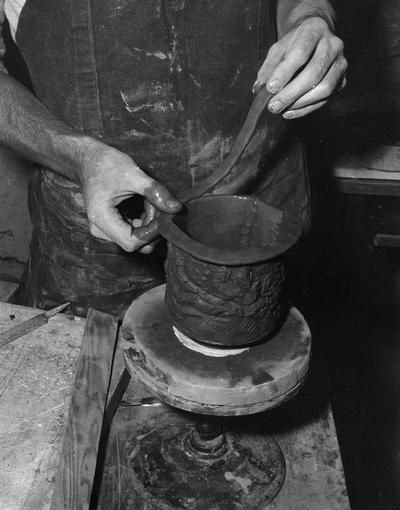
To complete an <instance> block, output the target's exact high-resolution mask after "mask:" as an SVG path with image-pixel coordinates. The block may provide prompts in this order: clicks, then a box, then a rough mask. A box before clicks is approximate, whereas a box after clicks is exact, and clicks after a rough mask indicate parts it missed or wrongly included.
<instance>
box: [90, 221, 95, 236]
mask: <svg viewBox="0 0 400 510" xmlns="http://www.w3.org/2000/svg"><path fill="white" fill-rule="evenodd" d="M89 232H90V233H91V235H92V236H95V237H96V234H97V227H96V226H95V225H93V224H92V223H90V226H89Z"/></svg>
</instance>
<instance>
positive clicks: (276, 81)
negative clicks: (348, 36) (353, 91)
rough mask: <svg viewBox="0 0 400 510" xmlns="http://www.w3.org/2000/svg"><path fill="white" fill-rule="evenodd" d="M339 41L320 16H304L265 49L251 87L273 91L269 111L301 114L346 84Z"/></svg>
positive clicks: (293, 117)
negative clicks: (265, 52)
mask: <svg viewBox="0 0 400 510" xmlns="http://www.w3.org/2000/svg"><path fill="white" fill-rule="evenodd" d="M346 69H347V61H346V59H345V57H344V56H343V42H342V41H341V39H339V38H338V37H337V36H336V35H335V34H334V33H333V32H332V31H331V29H330V27H329V25H328V23H327V22H326V21H325V20H324V19H323V18H321V17H318V16H314V17H307V18H305V19H304V20H303V21H301V22H300V23H298V24H297V25H296V26H295V27H294V28H292V29H291V30H290V31H289V32H288V33H286V34H285V35H284V36H283V37H282V38H281V39H279V40H278V41H277V42H276V43H275V44H274V45H273V46H272V47H271V49H270V50H269V52H268V55H267V58H266V59H265V61H264V63H263V65H262V67H261V69H260V70H259V72H258V76H257V81H256V82H255V84H254V87H253V91H254V92H255V93H256V92H258V91H259V90H260V88H261V87H263V86H267V88H268V90H269V91H270V92H271V93H273V94H275V95H274V96H273V97H272V99H271V101H270V102H269V105H268V109H269V110H270V111H271V112H272V113H276V114H278V113H282V114H283V117H284V118H286V119H295V118H298V117H303V116H304V115H307V114H308V113H311V112H312V111H314V110H316V109H317V108H320V107H321V106H323V105H324V104H325V103H326V102H327V99H328V98H329V96H331V95H332V94H333V93H335V92H336V91H339V90H341V89H342V88H343V87H344V86H345V84H346Z"/></svg>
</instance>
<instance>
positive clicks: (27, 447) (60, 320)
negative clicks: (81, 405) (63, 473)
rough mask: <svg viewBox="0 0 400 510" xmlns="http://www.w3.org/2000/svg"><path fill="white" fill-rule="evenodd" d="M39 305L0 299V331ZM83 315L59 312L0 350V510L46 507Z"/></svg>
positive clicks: (34, 313)
mask: <svg viewBox="0 0 400 510" xmlns="http://www.w3.org/2000/svg"><path fill="white" fill-rule="evenodd" d="M40 312H41V311H40V310H37V309H34V308H26V307H22V306H17V305H12V304H8V303H2V302H1V303H0V331H3V330H6V329H8V328H9V327H11V326H13V325H15V324H16V323H17V321H22V320H26V319H29V318H31V317H33V316H35V315H37V314H38V313H40ZM84 325H85V320H84V319H79V318H75V317H73V316H69V315H64V314H60V315H57V316H56V317H53V318H52V319H50V321H49V322H48V324H46V325H45V326H43V327H41V328H39V329H37V330H36V331H34V332H32V333H30V334H29V335H26V336H25V337H22V338H20V339H18V340H16V341H15V342H13V343H12V344H9V345H7V346H5V347H2V348H1V349H0V416H1V419H0V487H1V490H0V510H22V509H27V510H45V509H46V510H47V509H48V508H49V505H50V496H51V493H52V491H53V488H54V480H55V473H56V469H57V466H58V461H59V453H60V449H61V443H62V439H63V427H64V423H65V419H66V415H67V413H68V408H69V403H70V398H71V393H72V388H73V384H74V379H75V368H76V360H77V358H78V355H79V350H80V346H81V342H82V335H83V330H84Z"/></svg>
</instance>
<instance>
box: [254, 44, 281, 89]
mask: <svg viewBox="0 0 400 510" xmlns="http://www.w3.org/2000/svg"><path fill="white" fill-rule="evenodd" d="M284 51H285V41H284V40H281V41H278V42H277V43H275V44H273V45H272V46H271V48H270V49H269V52H268V54H267V57H266V59H265V60H264V63H263V65H262V66H261V67H260V70H259V71H258V74H257V79H256V81H255V83H254V85H253V94H258V92H259V91H260V90H261V88H262V87H265V85H266V83H267V81H268V79H269V78H270V76H271V75H272V73H273V72H274V70H275V69H276V67H277V66H278V64H279V62H280V61H281V60H282V57H283V53H284Z"/></svg>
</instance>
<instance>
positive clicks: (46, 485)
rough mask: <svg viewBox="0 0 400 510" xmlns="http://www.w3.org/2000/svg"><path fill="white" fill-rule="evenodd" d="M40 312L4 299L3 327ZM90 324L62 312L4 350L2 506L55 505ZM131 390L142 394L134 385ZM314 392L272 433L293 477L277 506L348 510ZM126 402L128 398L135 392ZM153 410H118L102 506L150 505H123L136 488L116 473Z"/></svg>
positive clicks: (0, 363)
mask: <svg viewBox="0 0 400 510" xmlns="http://www.w3.org/2000/svg"><path fill="white" fill-rule="evenodd" d="M38 313H40V310H37V309H33V308H25V307H21V306H16V305H11V304H7V303H4V302H0V331H4V330H7V329H9V328H10V327H12V326H13V325H14V324H16V323H17V322H21V321H23V320H26V319H29V318H31V317H33V316H35V315H37V314H38ZM85 322H86V321H85V320H84V319H79V318H74V317H71V316H68V315H63V314H60V315H57V316H55V317H53V318H52V319H50V320H49V322H48V323H47V324H46V325H45V326H42V327H41V328H39V329H37V330H35V331H34V332H32V333H30V334H29V335H26V336H25V337H22V338H20V339H18V340H16V341H15V342H13V343H11V344H9V345H7V346H4V347H2V348H0V417H1V418H0V510H22V509H24V510H48V508H49V504H50V498H51V494H52V492H53V489H54V485H55V484H54V480H55V475H56V471H57V467H58V463H59V459H60V451H61V446H62V439H63V433H64V425H65V422H66V417H67V414H68V409H69V403H70V399H71V394H72V391H73V389H74V388H73V386H74V380H75V373H76V364H77V360H78V357H79V352H80V347H81V343H82V337H83V333H84V326H85ZM317 382H318V380H317ZM309 387H312V388H316V387H317V389H318V391H319V388H318V384H316V383H315V381H314V383H313V382H312V381H310V384H309ZM132 389H133V393H136V391H137V387H136V386H135V385H134V386H133V388H132ZM75 391H77V390H76V389H75ZM78 391H79V389H78ZM307 393H308V391H307V389H305V390H304V391H302V392H301V395H300V396H301V399H300V401H299V400H296V399H295V401H294V402H293V404H291V406H292V410H290V408H288V409H287V410H286V411H285V410H283V413H284V414H283V415H282V416H283V418H282V420H281V419H279V416H278V420H277V423H278V426H277V428H276V430H274V431H273V435H275V436H276V437H277V439H278V441H279V443H280V444H281V447H282V449H283V450H284V453H285V457H286V462H287V480H286V482H285V485H284V488H283V490H282V492H281V493H280V494H279V496H278V498H277V499H276V500H275V501H274V502H273V504H272V505H271V510H272V509H273V508H274V509H275V508H276V509H277V510H281V509H285V510H289V509H293V510H300V509H303V508H304V509H307V510H314V509H315V510H349V508H350V506H349V504H348V499H347V495H346V487H345V482H344V476H343V470H342V463H341V458H340V452H339V448H338V444H337V439H336V431H335V426H334V422H333V417H332V412H331V409H330V406H329V403H328V402H326V404H324V405H323V406H322V407H321V408H320V410H319V411H318V412H317V413H316V414H315V416H314V417H312V415H313V414H314V413H312V415H310V417H309V418H307V414H308V411H307V409H306V408H307V405H306V404H307V401H309V399H308V397H307ZM317 393H318V392H317ZM124 400H128V401H129V400H130V399H129V395H125V397H124ZM296 402H297V403H296ZM312 407H314V404H313V405H312ZM303 408H304V409H303ZM152 409H153V408H135V407H121V408H120V409H119V410H118V412H117V415H116V416H115V419H114V421H113V426H112V431H111V438H110V444H109V446H108V447H107V458H108V461H107V462H106V467H105V473H106V475H107V474H109V475H110V476H106V478H107V480H103V484H104V485H103V484H102V493H103V498H101V500H102V501H101V503H100V505H99V508H98V510H102V509H104V510H112V509H113V508H115V509H116V508H137V509H139V508H143V509H146V510H147V509H148V508H149V507H148V506H146V505H144V506H143V504H142V503H141V504H140V505H139V506H138V505H137V504H135V505H134V506H133V507H131V506H129V505H128V506H127V507H124V506H122V507H121V506H120V503H121V501H123V500H124V499H125V498H128V496H129V497H130V498H132V497H133V495H132V488H130V490H129V489H127V488H124V487H123V484H121V483H120V482H118V483H117V488H116V486H115V483H114V479H115V470H116V469H117V468H118V470H117V471H118V473H119V471H120V469H123V466H122V465H121V463H120V459H121V458H123V457H125V452H124V445H125V443H126V439H127V436H129V435H131V434H135V430H136V428H135V424H136V425H137V428H138V429H139V428H140V427H139V425H140V424H141V423H148V422H149V421H150V422H151V420H152V419H153V418H154V416H153V415H152ZM155 409H156V412H159V411H158V408H155ZM160 412H161V411H160ZM171 412H173V411H171V410H168V409H166V410H165V411H163V412H162V413H161V416H162V419H165V420H168V419H169V416H168V415H169V414H170V413H171ZM149 413H150V414H149ZM303 414H304V416H305V418H304V419H303V418H302V416H303ZM286 415H287V416H286ZM270 416H271V418H272V417H273V415H268V420H267V421H268V422H270V418H269V417H270ZM157 420H159V418H158V417H157ZM291 420H294V421H293V423H290V421H291ZM273 421H274V420H272V422H273ZM282 424H285V425H284V426H283V425H282ZM295 424H297V425H295ZM128 478H129V476H128ZM110 484H111V487H110ZM136 503H137V501H136Z"/></svg>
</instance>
